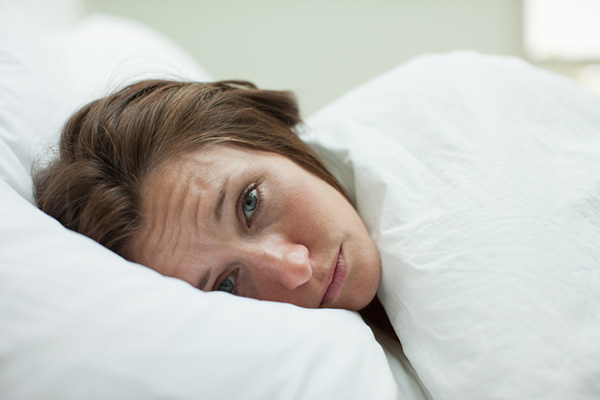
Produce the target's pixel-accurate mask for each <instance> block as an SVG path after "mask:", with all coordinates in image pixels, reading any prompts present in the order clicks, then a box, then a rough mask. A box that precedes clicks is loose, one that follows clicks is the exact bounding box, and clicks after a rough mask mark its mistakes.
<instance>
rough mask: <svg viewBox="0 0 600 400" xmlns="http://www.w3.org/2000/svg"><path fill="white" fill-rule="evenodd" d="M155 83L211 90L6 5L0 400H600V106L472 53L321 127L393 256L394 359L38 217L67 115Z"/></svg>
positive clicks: (363, 90) (91, 27)
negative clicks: (44, 169)
mask: <svg viewBox="0 0 600 400" xmlns="http://www.w3.org/2000/svg"><path fill="white" fill-rule="evenodd" d="M89 43H94V46H89V45H88V44H89ZM148 70H150V75H151V76H167V77H181V78H189V79H199V80H204V79H210V76H209V75H208V74H207V73H206V72H205V71H204V70H202V68H201V67H199V66H197V65H196V64H195V63H194V62H193V61H191V60H189V58H188V57H187V56H186V55H185V54H184V53H183V52H181V51H180V50H179V49H178V48H177V47H176V46H174V45H173V44H172V43H170V42H168V41H166V40H165V39H164V38H162V37H160V36H159V35H157V34H155V33H154V32H151V31H149V30H147V29H146V28H144V27H141V26H139V25H137V24H133V23H131V22H130V21H126V20H121V19H115V18H110V17H106V16H104V17H102V16H100V17H95V18H93V19H88V20H85V21H82V22H81V23H80V24H78V25H76V26H74V27H72V28H71V29H70V30H68V31H62V32H58V33H53V34H52V35H49V34H48V33H46V32H40V31H39V30H37V29H36V28H35V27H32V26H30V25H29V24H28V23H27V21H26V20H24V19H23V18H22V16H20V15H19V14H18V12H16V11H15V10H14V9H12V8H11V7H10V6H9V5H8V3H7V2H5V1H4V0H0V88H1V89H2V90H1V91H0V178H1V179H0V221H1V222H0V360H2V362H1V363H0V398H7V399H12V398H27V399H54V398H60V399H80V398H86V399H94V398H98V399H101V398H127V399H135V398H140V399H151V398H178V399H186V398H189V399H192V398H235V399H265V398H269V399H270V398H276V399H288V398H289V399H292V398H293V399H322V398H327V399H377V400H378V399H383V400H385V399H415V400H420V399H426V398H428V397H432V398H434V399H529V398H536V399H537V398H544V399H554V398H556V399H565V398H568V399H597V398H600V380H599V379H598V376H600V340H599V339H600V290H599V289H600V105H599V103H598V100H597V99H595V98H593V97H592V96H591V95H589V94H587V93H585V92H583V91H582V90H581V89H579V88H577V87H576V86H574V85H573V84H572V83H570V82H568V81H566V80H565V79H563V78H559V77H557V76H555V75H552V74H549V73H547V72H544V71H542V70H539V69H536V68H533V67H531V66H529V65H527V64H525V63H523V62H522V61H519V60H516V59H506V58H499V57H488V56H481V55H477V54H473V53H456V54H450V55H444V56H428V57H423V58H421V59H418V60H416V61H413V62H411V63H408V64H406V65H404V66H401V67H399V68H397V69H395V70H393V71H391V72H390V73H388V74H385V75H383V76H381V77H379V78H377V79H375V80H373V81H372V82H369V83H367V84H365V85H363V86H362V87H360V88H358V89H356V90H355V91H353V92H351V93H349V94H348V95H346V96H344V97H343V98H341V99H340V100H339V101H337V102H335V103H334V104H332V105H331V106H329V107H327V108H325V109H323V110H322V111H321V112H320V113H318V114H317V115H315V116H313V117H312V118H310V119H309V121H308V125H307V127H306V129H305V133H304V135H305V138H306V139H307V140H308V141H309V142H310V143H311V144H312V145H313V146H314V147H315V148H316V149H317V151H318V152H319V153H320V154H321V155H322V156H323V158H324V159H325V161H326V163H327V164H328V165H329V166H330V168H331V169H332V170H333V172H334V173H335V174H336V175H337V176H338V177H339V178H340V180H341V181H342V183H343V184H344V185H345V186H346V187H347V188H348V189H349V192H350V194H351V195H352V196H353V198H354V199H355V200H356V204H357V206H358V209H359V212H360V213H361V215H362V216H363V218H364V219H365V221H366V223H367V225H368V228H369V230H370V232H371V233H372V237H373V239H374V241H375V243H376V244H377V246H378V247H379V249H380V251H381V256H382V261H383V283H382V285H381V287H380V291H379V296H380V297H381V299H382V302H383V304H384V306H385V308H386V310H387V311H388V313H389V315H390V318H391V320H392V323H393V325H394V327H395V329H396V331H397V332H398V335H399V336H400V339H401V340H402V342H403V348H404V353H405V354H406V357H405V355H404V354H403V353H402V349H400V348H399V347H398V346H394V345H393V344H389V343H386V342H385V340H383V339H381V338H380V341H381V344H383V345H385V346H384V347H385V351H386V353H385V354H387V357H388V358H387V359H386V357H385V355H384V351H382V348H381V346H380V344H379V343H378V342H377V341H376V340H375V339H374V337H373V335H372V333H371V331H370V330H369V329H368V328H367V327H366V325H365V324H364V323H363V322H362V320H361V319H360V318H359V317H358V316H357V315H356V314H355V313H351V312H346V311H340V310H304V309H300V308H297V307H294V306H290V305H287V304H274V303H268V302H258V301H253V300H249V299H241V298H236V297H233V296H228V295H225V294H221V293H202V292H199V291H197V290H194V289H193V288H191V287H189V286H188V285H187V284H185V283H183V282H180V281H177V280H174V279H171V278H165V277H162V276H160V275H158V274H156V273H154V272H153V271H150V270H149V269H147V268H144V267H141V266H138V265H135V264H132V263H128V262H126V261H124V260H123V259H121V258H120V257H117V256H115V255H114V254H112V253H110V252H109V251H107V250H105V249H103V248H102V247H100V246H99V245H97V244H96V243H94V242H92V241H91V240H88V239H86V238H84V237H82V236H81V235H78V234H75V233H72V232H69V231H67V230H65V229H64V228H62V227H61V226H60V225H59V224H58V223H57V222H56V221H54V220H52V219H51V218H49V217H47V216H46V215H44V214H43V213H41V212H40V211H39V210H37V209H36V208H35V207H34V206H33V205H32V204H30V201H31V200H32V197H31V181H30V177H29V169H30V167H31V163H32V162H33V161H34V160H36V159H38V158H39V157H40V156H41V155H42V154H46V153H44V151H45V149H46V148H47V146H48V145H49V144H52V143H54V142H55V141H56V134H57V131H58V129H59V127H60V124H61V123H62V121H63V120H64V119H65V118H66V116H67V115H68V113H69V112H71V110H73V108H74V107H76V106H77V105H79V104H81V103H83V102H85V101H87V100H89V99H91V98H93V97H96V96H97V95H98V94H103V93H105V92H106V91H107V90H109V89H111V88H114V87H116V86H118V85H120V84H121V83H122V82H124V81H130V80H132V79H136V78H139V77H142V76H144V77H147V76H148ZM413 371H415V374H418V378H417V377H416V376H414V375H413ZM419 378H420V380H419Z"/></svg>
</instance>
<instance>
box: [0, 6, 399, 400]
mask: <svg viewBox="0 0 600 400" xmlns="http://www.w3.org/2000/svg"><path fill="white" fill-rule="evenodd" d="M148 71H149V72H150V73H148ZM149 75H151V76H156V77H179V78H186V79H200V80H203V79H209V77H208V75H207V74H206V73H205V72H204V71H203V70H202V69H201V68H200V67H198V66H196V65H195V63H193V62H191V61H190V60H189V58H188V57H186V56H185V54H183V53H182V52H181V51H180V50H179V49H178V48H177V47H176V46H174V45H173V44H172V43H170V42H168V41H167V40H166V39H164V38H163V37H161V36H160V35H157V34H156V33H154V32H152V31H149V30H148V29H146V28H144V27H142V26H140V25H138V24H135V23H132V22H130V21H127V20H123V19H118V18H111V17H107V16H98V17H94V18H91V19H86V20H84V21H81V22H80V23H79V24H77V25H76V26H73V27H71V28H70V29H69V30H67V31H61V32H58V33H56V32H55V33H52V34H50V33H48V32H42V31H39V30H38V29H36V28H35V27H33V26H31V25H30V24H29V23H28V21H27V20H26V19H24V18H23V17H22V16H21V15H20V14H19V13H18V12H17V11H16V10H15V9H14V8H12V7H11V6H10V5H9V3H8V2H7V1H5V0H0V360H1V361H0V398H1V399H28V400H29V399H61V400H62V399H77V400H79V399H164V398H168V399H198V398H208V399H217V398H222V399H257V400H259V399H307V400H309V399H335V398H340V399H357V400H358V399H365V398H378V399H390V400H393V399H399V398H403V397H402V392H400V391H399V390H398V386H397V383H396V381H395V380H394V376H393V375H392V371H391V369H390V366H389V364H388V362H387V359H386V357H385V354H384V352H383V350H382V348H381V346H380V345H379V344H378V343H377V341H376V340H375V339H374V337H373V334H372V332H371V331H370V330H369V328H368V327H367V326H366V325H365V324H364V322H363V321H362V320H361V319H360V317H359V316H358V315H357V314H356V313H352V312H349V311H343V310H306V309H301V308H298V307H294V306H291V305H289V304H276V303H268V302H259V301H255V300H251V299H243V298H238V297H234V296H230V295H225V294H223V293H204V292H200V291H198V290H196V289H194V288H192V287H191V286H189V285H187V284H185V283H183V282H182V281H178V280H175V279H171V278H165V277H163V276H161V275H159V274H157V273H155V272H153V271H151V270H150V269H148V268H145V267H141V266H139V265H135V264H132V263H129V262H126V261H125V260H123V259H122V258H120V257H118V256H116V255H115V254H113V253H111V252H109V251H108V250H106V249H104V248H103V247H101V246H100V245H98V244H97V243H95V242H93V241H91V240H89V239H87V238H85V237H83V236H81V235H79V234H75V233H73V232H70V231H67V230H66V229H64V228H63V227H62V226H61V225H60V224H59V223H58V222H57V221H55V220H53V219H52V218H50V217H48V216H47V215H45V214H43V213H42V212H40V211H39V210H38V209H37V208H35V207H34V206H33V205H32V204H31V203H30V201H31V200H32V195H31V180H30V176H29V171H30V168H31V164H32V162H33V161H34V160H36V159H40V158H43V157H42V156H47V155H51V153H50V154H48V149H47V146H48V145H51V144H54V143H55V142H56V139H57V134H58V129H59V127H60V125H61V124H62V122H63V121H64V120H65V119H66V118H67V116H68V114H69V113H70V112H72V110H73V109H74V107H76V106H78V105H80V104H82V103H84V102H87V101H88V100H90V99H91V98H94V97H96V96H98V95H99V94H104V93H106V92H107V91H108V90H110V89H111V88H114V87H116V86H119V85H121V84H122V83H123V82H126V81H130V80H132V79H139V78H141V77H148V76H149Z"/></svg>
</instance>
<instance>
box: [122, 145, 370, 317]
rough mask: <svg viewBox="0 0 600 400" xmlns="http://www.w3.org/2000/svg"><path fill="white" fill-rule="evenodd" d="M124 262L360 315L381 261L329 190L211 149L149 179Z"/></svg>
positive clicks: (282, 168) (306, 176)
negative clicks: (140, 225)
mask: <svg viewBox="0 0 600 400" xmlns="http://www.w3.org/2000/svg"><path fill="white" fill-rule="evenodd" d="M142 214H143V217H144V226H143V228H142V229H141V230H140V231H139V232H138V233H137V234H136V236H135V237H134V239H133V241H132V243H131V246H130V249H129V254H128V256H129V258H130V259H132V260H133V261H136V262H139V263H141V264H144V265H147V266H149V267H150V268H152V269H154V270H156V271H158V272H160V273H161V274H164V275H167V276H172V277H176V278H180V279H182V280H184V281H186V282H188V283H189V284H191V285H193V286H195V287H197V288H199V289H202V290H205V291H211V290H222V291H226V292H231V293H234V294H237V295H240V296H244V297H251V298H255V299H261V300H271V301H278V302H285V303H291V304H295V305H298V306H301V307H308V308H317V307H327V308H346V309H351V310H359V309H361V308H363V307H364V306H366V305H367V304H368V303H369V302H370V301H371V300H372V299H373V297H374V296H375V293H376V291H377V287H378V285H379V279H380V270H381V269H380V263H379V258H378V255H377V251H376V250H375V247H374V245H373V243H372V242H371V240H370V238H369V236H368V233H367V230H366V229H365V226H364V224H363V223H362V221H361V219H360V217H359V216H358V214H357V213H356V211H355V210H354V208H353V207H352V206H351V205H350V203H349V202H348V201H347V200H346V198H345V197H343V196H342V195H341V194H340V193H339V192H338V191H337V190H336V189H334V188H333V187H332V186H331V185H329V184H327V183H326V182H325V181H324V180H322V179H320V178H318V177H316V176H315V175H313V174H311V173H309V172H307V171H306V170H304V169H303V168H301V167H299V166H298V165H297V164H295V163H294V162H292V161H291V160H289V159H288V158H286V157H283V156H281V155H278V154H275V153H270V152H259V151H253V150H247V149H242V148H239V147H235V146H228V145H219V146H215V147H211V148H209V149H206V150H201V151H198V152H195V153H191V154H187V155H185V156H183V157H180V158H178V159H176V160H174V161H170V162H167V163H165V164H164V165H162V166H161V167H159V168H158V169H157V170H155V171H153V172H152V173H150V175H149V176H148V177H147V179H146V181H145V182H144V187H143V191H142Z"/></svg>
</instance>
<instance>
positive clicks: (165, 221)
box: [138, 165, 190, 275]
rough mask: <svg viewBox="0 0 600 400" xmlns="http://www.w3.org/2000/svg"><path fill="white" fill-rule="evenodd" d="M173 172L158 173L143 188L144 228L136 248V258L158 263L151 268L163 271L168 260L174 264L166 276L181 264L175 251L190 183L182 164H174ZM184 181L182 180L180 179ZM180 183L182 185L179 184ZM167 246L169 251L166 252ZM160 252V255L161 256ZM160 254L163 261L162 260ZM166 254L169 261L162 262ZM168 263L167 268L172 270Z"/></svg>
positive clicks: (171, 170) (170, 170)
mask: <svg viewBox="0 0 600 400" xmlns="http://www.w3.org/2000/svg"><path fill="white" fill-rule="evenodd" d="M173 167H175V168H174V169H169V170H167V171H161V172H162V173H159V174H156V175H154V176H152V177H151V178H150V181H149V182H148V184H147V185H145V186H146V187H145V190H144V194H145V196H143V197H142V199H145V201H143V207H142V209H143V213H144V229H143V236H142V238H141V241H140V245H139V246H138V253H139V256H140V257H141V258H143V259H146V260H151V261H157V262H158V263H157V264H155V263H153V264H154V265H152V267H153V268H154V269H157V270H159V272H160V270H163V268H165V267H167V264H166V263H167V261H169V263H174V265H175V268H174V269H173V270H171V271H164V272H168V273H167V274H168V275H170V274H173V272H175V271H176V270H177V268H178V266H179V264H180V263H181V257H177V255H178V252H177V251H175V250H176V249H177V247H179V246H178V245H179V244H180V242H179V240H177V239H178V238H179V237H181V232H182V227H181V215H182V213H183V208H184V207H183V205H184V203H185V201H186V198H187V193H188V191H189V187H190V183H189V179H185V178H187V177H188V175H187V174H185V173H184V171H182V170H183V168H182V166H181V165H173ZM182 178H184V179H182ZM181 183H183V184H181ZM165 246H168V247H169V248H168V249H165ZM161 252H162V254H161ZM161 255H162V257H163V258H162V259H161ZM165 255H168V256H169V257H168V259H165V258H164V257H165ZM172 265H173V264H171V265H170V266H169V269H171V268H172Z"/></svg>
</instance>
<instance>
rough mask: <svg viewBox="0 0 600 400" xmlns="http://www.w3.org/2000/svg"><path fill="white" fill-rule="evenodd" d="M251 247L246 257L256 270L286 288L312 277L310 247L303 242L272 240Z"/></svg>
mask: <svg viewBox="0 0 600 400" xmlns="http://www.w3.org/2000/svg"><path fill="white" fill-rule="evenodd" d="M251 247H252V248H249V249H248V250H247V254H246V257H247V259H248V261H247V262H248V263H249V264H250V265H251V266H252V268H253V269H254V270H255V272H256V273H257V274H259V275H262V276H263V277H264V278H266V279H270V280H276V281H277V282H278V283H279V284H280V285H282V286H283V287H285V288H286V289H290V290H292V289H295V288H297V287H299V286H302V285H303V284H304V283H306V282H308V281H309V280H310V278H311V277H312V274H313V271H312V266H311V264H310V258H309V253H308V249H307V248H306V247H305V246H303V245H301V244H296V243H285V242H283V241H273V240H271V241H268V242H267V241H265V242H262V243H260V244H253V246H251Z"/></svg>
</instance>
